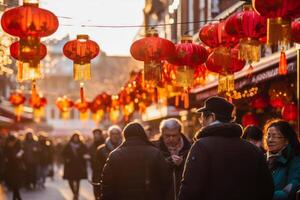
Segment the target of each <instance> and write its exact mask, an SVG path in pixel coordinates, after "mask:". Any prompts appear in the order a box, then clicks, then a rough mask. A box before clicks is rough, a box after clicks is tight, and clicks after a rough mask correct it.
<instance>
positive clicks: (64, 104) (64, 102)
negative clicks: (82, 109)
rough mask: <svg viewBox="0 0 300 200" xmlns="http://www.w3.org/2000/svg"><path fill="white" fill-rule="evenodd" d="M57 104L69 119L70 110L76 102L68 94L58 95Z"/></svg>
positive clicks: (65, 117)
mask: <svg viewBox="0 0 300 200" xmlns="http://www.w3.org/2000/svg"><path fill="white" fill-rule="evenodd" d="M56 106H57V108H58V109H59V111H60V112H61V116H62V118H63V119H68V118H69V115H70V110H71V109H72V107H73V106H74V102H73V101H72V100H71V99H70V98H68V97H67V96H63V97H58V98H57V99H56Z"/></svg>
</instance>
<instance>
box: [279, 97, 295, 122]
mask: <svg viewBox="0 0 300 200" xmlns="http://www.w3.org/2000/svg"><path fill="white" fill-rule="evenodd" d="M281 115H282V118H283V119H284V120H286V121H289V122H290V123H295V122H296V120H297V119H298V115H299V113H298V107H297V105H296V104H295V103H294V102H292V103H289V104H286V105H285V106H284V107H283V108H282V111H281Z"/></svg>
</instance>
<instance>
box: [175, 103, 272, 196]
mask: <svg viewBox="0 0 300 200" xmlns="http://www.w3.org/2000/svg"><path fill="white" fill-rule="evenodd" d="M233 109H234V105H233V104H231V103H230V102H228V101H227V100H226V99H224V98H220V97H211V98H208V99H207V100H206V101H205V103H204V107H202V108H200V109H198V110H197V114H198V115H199V121H200V123H201V124H202V127H203V128H202V129H200V132H199V133H198V134H197V137H196V138H197V139H198V140H197V141H196V142H195V143H194V144H193V146H192V148H191V150H190V153H189V155H188V158H187V161H186V164H185V168H184V173H183V179H182V183H181V188H180V192H179V200H198V199H205V200H215V199H228V200H229V199H230V200H234V199H235V200H240V199H242V200H254V199H255V200H272V197H273V191H274V186H273V181H272V176H271V174H270V172H269V170H268V167H267V163H266V160H265V157H264V155H263V153H262V152H261V151H260V150H259V149H258V148H256V147H255V146H254V145H252V144H249V143H248V142H246V141H244V140H243V139H241V138H240V137H241V136H242V128H241V126H240V125H239V124H236V123H234V122H233V120H234V117H233V116H232V115H233Z"/></svg>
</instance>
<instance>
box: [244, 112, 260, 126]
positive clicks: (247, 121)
mask: <svg viewBox="0 0 300 200" xmlns="http://www.w3.org/2000/svg"><path fill="white" fill-rule="evenodd" d="M242 125H243V127H246V126H248V125H256V126H257V125H258V120H257V119H256V117H255V116H254V115H253V114H252V113H251V112H248V113H246V114H245V115H243V117H242Z"/></svg>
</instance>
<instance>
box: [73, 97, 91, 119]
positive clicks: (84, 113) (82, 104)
mask: <svg viewBox="0 0 300 200" xmlns="http://www.w3.org/2000/svg"><path fill="white" fill-rule="evenodd" d="M74 107H75V108H76V109H77V110H78V111H79V118H80V119H81V120H83V121H85V120H87V119H88V114H89V113H88V110H89V108H90V102H88V101H86V100H84V101H82V99H78V100H77V101H76V102H75V104H74Z"/></svg>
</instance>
